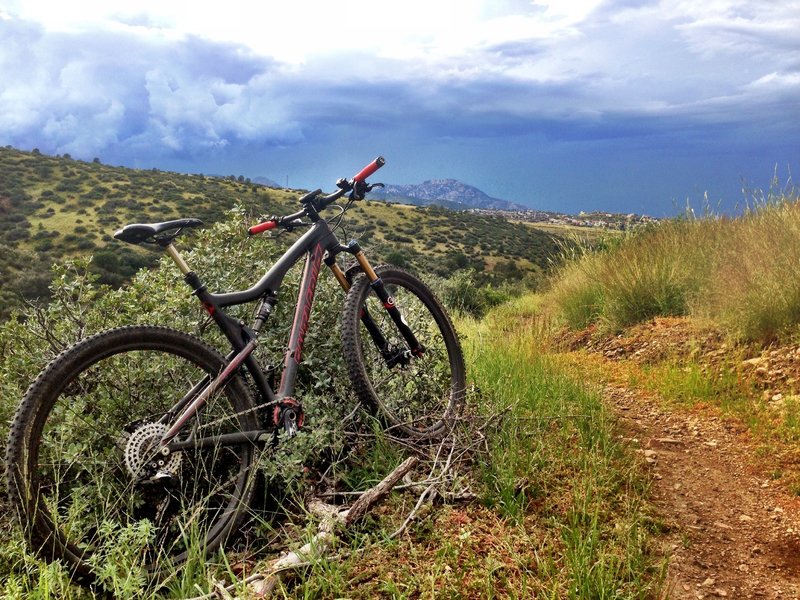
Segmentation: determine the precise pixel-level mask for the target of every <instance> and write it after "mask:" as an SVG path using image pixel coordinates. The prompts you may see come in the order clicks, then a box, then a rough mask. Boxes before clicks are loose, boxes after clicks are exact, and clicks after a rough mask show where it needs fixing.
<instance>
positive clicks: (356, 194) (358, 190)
mask: <svg viewBox="0 0 800 600" xmlns="http://www.w3.org/2000/svg"><path fill="white" fill-rule="evenodd" d="M385 164H386V159H385V158H383V157H382V156H379V157H378V158H376V159H375V160H373V161H372V162H371V163H369V164H368V165H367V166H366V167H364V168H363V169H361V170H360V171H359V172H358V173H357V174H356V175H355V176H354V177H353V178H352V179H351V180H349V181H348V180H346V179H340V180H339V181H337V182H336V185H337V187H338V188H339V189H338V190H336V191H335V192H333V193H332V194H328V195H327V196H323V197H322V198H320V197H319V195H320V194H321V193H322V190H314V191H313V192H309V193H308V194H306V195H305V196H303V197H302V198H301V199H300V202H301V203H302V204H303V210H301V211H299V212H296V213H294V214H293V215H286V216H284V217H270V218H269V220H267V221H263V222H261V223H259V224H257V225H253V226H252V227H250V228H249V229H248V230H247V233H248V234H250V235H255V234H257V233H262V232H264V231H268V230H270V229H275V228H276V227H278V226H283V227H287V228H291V227H292V226H294V225H301V224H303V223H302V222H297V221H298V220H299V219H301V218H302V217H305V216H308V215H309V208H310V207H311V208H313V211H314V212H313V214H316V211H318V210H322V209H323V208H325V207H326V206H328V205H329V204H331V203H332V202H335V201H336V200H338V199H339V198H341V197H342V196H344V195H345V194H346V193H347V192H352V193H351V194H350V197H351V198H352V199H353V200H360V199H362V198H363V197H364V194H365V193H366V192H368V191H369V190H370V189H372V186H367V184H366V179H367V177H369V176H370V175H372V174H373V173H375V171H377V170H378V169H380V168H381V167H382V166H383V165H385ZM376 185H380V186H381V187H382V186H383V184H376ZM317 218H319V217H317Z"/></svg>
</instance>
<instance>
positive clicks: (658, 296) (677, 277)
mask: <svg viewBox="0 0 800 600" xmlns="http://www.w3.org/2000/svg"><path fill="white" fill-rule="evenodd" d="M798 264H800V204H798V198H797V192H796V191H794V190H790V191H787V192H785V193H783V194H782V195H779V196H775V197H772V198H770V199H769V200H768V201H765V202H763V203H761V204H759V205H758V206H757V207H755V208H753V209H752V210H750V211H748V212H747V213H746V214H745V215H743V216H741V217H738V218H735V219H730V218H725V217H715V216H708V217H705V218H701V219H693V218H692V219H688V218H686V219H680V220H675V221H669V222H666V223H664V224H661V225H658V226H654V227H650V228H647V229H644V230H640V231H637V232H634V233H632V234H630V235H628V236H627V237H625V238H624V239H621V240H620V241H619V243H616V244H612V245H611V246H610V247H608V248H604V249H602V250H601V251H599V252H587V253H585V254H583V255H582V256H579V257H577V258H575V259H574V260H571V261H569V262H567V263H566V264H565V265H564V266H563V268H562V269H561V270H560V272H559V273H558V274H557V276H556V277H554V279H553V281H552V284H551V288H550V292H549V296H548V302H549V303H552V305H554V306H555V307H556V310H557V312H558V313H559V314H560V315H561V317H562V318H563V320H564V321H565V322H566V323H567V324H569V325H570V326H572V327H575V328H583V327H586V326H588V325H592V324H596V325H598V326H599V328H600V329H601V330H602V331H606V332H615V331H619V330H622V329H624V328H625V327H628V326H630V325H633V324H636V323H640V322H643V321H646V320H648V319H650V318H652V317H655V316H683V315H689V316H695V317H702V318H706V319H710V320H712V321H714V322H715V323H717V324H718V325H719V326H721V327H722V328H724V329H725V330H727V331H729V332H730V333H731V334H732V336H733V337H735V338H737V339H740V340H747V341H759V342H770V341H775V340H779V339H800V278H798V277H797V269H798Z"/></svg>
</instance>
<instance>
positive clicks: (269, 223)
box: [247, 221, 278, 235]
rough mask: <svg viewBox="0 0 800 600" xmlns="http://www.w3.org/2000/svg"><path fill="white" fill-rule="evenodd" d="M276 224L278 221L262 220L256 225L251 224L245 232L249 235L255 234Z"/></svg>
mask: <svg viewBox="0 0 800 600" xmlns="http://www.w3.org/2000/svg"><path fill="white" fill-rule="evenodd" d="M277 226H278V223H276V222H275V221H264V222H263V223H259V224H258V225H253V226H252V227H251V228H250V229H248V230H247V233H249V234H250V235H255V234H257V233H261V232H262V231H267V230H268V229H275V228H276V227H277Z"/></svg>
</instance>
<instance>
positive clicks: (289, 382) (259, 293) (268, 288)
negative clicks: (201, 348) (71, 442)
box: [160, 203, 425, 455]
mask: <svg viewBox="0 0 800 600" xmlns="http://www.w3.org/2000/svg"><path fill="white" fill-rule="evenodd" d="M302 214H303V215H304V216H307V217H309V218H310V219H311V222H312V223H311V229H310V230H309V231H307V232H306V233H305V234H303V235H302V236H301V237H300V238H299V239H298V240H297V241H295V242H294V244H292V245H291V247H289V249H288V250H287V251H286V252H285V253H284V254H283V256H281V258H280V259H278V261H277V262H276V263H275V264H274V265H273V266H272V267H271V268H270V269H269V270H268V271H267V273H266V274H265V275H264V276H263V277H262V278H261V279H260V280H259V281H258V283H256V284H255V285H254V286H252V287H251V288H249V289H246V290H242V291H236V292H228V293H218V294H214V293H211V292H209V291H208V290H207V289H206V286H205V285H204V284H203V282H202V281H201V279H200V277H199V276H198V275H197V274H196V273H194V272H193V271H192V270H191V269H190V267H189V265H188V264H186V261H184V260H183V257H182V256H181V255H180V254H179V253H178V251H177V249H176V248H175V247H174V245H172V243H170V244H168V245H167V246H166V249H167V252H168V253H169V254H170V256H171V257H172V258H173V260H174V261H175V263H176V264H177V265H178V267H179V268H180V270H181V271H182V272H183V274H184V280H185V281H186V283H187V284H188V285H189V286H190V287H191V288H192V290H193V293H194V295H196V296H197V298H198V300H199V301H200V302H201V303H202V305H203V307H204V308H205V310H206V312H208V314H209V315H210V316H211V318H212V319H213V320H214V322H215V323H216V324H217V326H218V327H219V328H220V330H221V331H222V332H223V333H224V334H225V337H226V338H227V339H228V341H229V342H230V343H231V346H232V347H233V349H232V351H231V352H230V354H228V356H227V357H226V360H227V364H226V366H225V367H224V368H223V369H222V371H221V372H220V373H219V374H218V375H217V376H216V377H214V378H211V377H206V378H204V379H203V380H202V381H200V382H199V383H197V384H195V385H194V387H193V388H192V389H191V390H190V391H189V392H188V393H187V394H186V395H185V396H184V397H183V398H182V399H181V400H180V401H179V402H178V403H177V404H176V405H175V406H174V407H173V408H172V409H171V410H170V411H169V412H168V413H167V414H166V415H165V416H164V417H163V419H162V422H163V423H164V424H166V425H168V426H169V429H168V430H167V432H166V433H165V434H164V435H163V437H162V440H161V446H160V451H161V452H162V454H165V455H166V454H169V453H170V452H172V451H177V450H181V449H184V448H187V447H202V446H206V445H219V444H231V445H232V444H240V443H244V442H263V441H267V440H268V439H270V435H271V433H272V431H274V429H273V430H270V429H259V430H254V431H242V432H237V433H231V434H224V435H220V436H214V437H209V438H202V439H194V436H193V435H190V436H189V439H187V440H182V441H175V438H176V436H177V435H178V434H179V433H180V431H181V430H182V429H183V428H184V426H185V425H186V424H187V423H188V422H189V421H190V420H191V419H192V417H193V416H194V415H195V414H196V413H197V411H198V410H200V409H201V408H202V407H203V405H204V404H205V403H206V401H207V400H208V399H209V398H210V397H211V396H212V395H213V394H214V393H215V392H216V391H217V390H219V389H221V388H222V387H223V386H224V385H225V384H226V383H227V382H228V380H229V379H230V378H231V377H232V376H233V375H234V374H235V373H236V372H237V371H238V370H239V369H240V368H241V367H242V366H244V368H245V369H247V371H248V373H250V375H251V377H252V379H253V382H254V384H255V386H256V389H257V390H258V392H259V395H260V397H261V399H263V402H260V403H257V406H258V407H259V408H261V407H263V406H265V405H267V406H280V405H281V403H291V404H292V405H293V406H298V405H299V404H298V403H297V402H296V401H295V400H294V399H293V398H292V395H293V393H294V387H295V381H296V378H297V370H298V367H299V365H300V361H301V359H302V354H303V343H304V341H305V336H306V333H307V331H308V323H309V319H310V316H311V306H312V304H313V301H314V293H315V291H316V286H317V280H318V278H319V273H320V269H321V265H322V263H323V262H325V264H326V265H327V266H328V267H329V268H330V269H331V271H332V272H333V274H334V276H335V277H336V279H337V281H338V282H339V284H340V285H341V287H342V288H343V289H344V291H345V292H347V291H348V290H349V288H350V282H349V280H348V279H347V276H346V275H345V273H344V272H343V271H342V270H341V269H340V268H339V266H338V265H337V264H336V256H337V255H338V254H340V253H341V252H347V253H350V254H352V255H354V256H355V258H356V260H357V261H358V263H359V265H360V268H361V270H362V271H363V272H364V273H365V275H366V276H367V277H368V278H369V280H370V285H371V286H372V289H373V290H374V291H375V293H376V295H377V296H378V297H379V298H380V300H381V301H382V303H383V307H384V309H385V310H386V312H387V313H388V314H389V315H390V317H391V319H392V321H393V322H394V324H395V326H396V327H397V329H398V330H399V332H400V334H401V335H402V337H403V338H404V339H405V341H406V343H407V344H408V349H409V350H408V352H410V353H411V354H412V355H414V356H420V355H421V354H422V353H424V351H425V350H424V348H423V347H422V345H421V344H420V343H419V342H418V341H417V339H416V337H415V336H414V333H413V332H412V331H411V329H410V328H409V326H408V324H407V323H406V321H405V319H404V318H403V316H402V315H401V314H400V311H399V310H398V308H397V307H396V306H395V304H394V300H393V299H392V298H391V296H390V295H389V292H388V291H387V290H386V288H385V286H384V285H383V282H382V281H381V279H380V277H378V275H377V274H376V273H375V271H374V269H373V268H372V266H371V265H370V264H369V262H368V261H367V258H366V257H365V256H364V253H363V252H362V251H361V248H360V246H359V245H358V243H357V242H350V244H348V245H347V246H343V245H341V244H340V243H339V240H338V239H337V237H336V235H335V233H334V232H333V230H332V229H331V228H330V226H329V225H328V223H327V222H326V221H325V220H323V219H322V218H321V217H320V216H319V214H318V212H317V209H316V207H315V206H314V204H313V203H309V204H306V205H304V211H303V213H302ZM304 256H305V267H304V268H303V275H302V279H301V282H300V291H299V294H298V297H297V305H296V307H295V312H294V320H293V323H292V327H291V331H290V334H289V344H288V347H287V350H286V353H285V355H284V360H283V369H282V372H281V379H280V384H279V386H278V391H277V393H276V392H275V391H273V389H272V387H271V386H270V384H269V381H268V378H267V376H266V375H265V374H264V371H263V370H262V369H261V367H260V365H259V364H258V362H257V361H256V359H255V357H254V355H253V350H255V348H256V346H257V345H258V334H259V331H260V329H261V327H262V326H263V324H264V323H265V322H266V321H267V318H268V317H269V314H270V313H271V312H272V309H273V307H274V306H275V304H276V302H277V296H278V291H279V290H280V287H281V284H282V282H283V280H284V278H285V276H286V273H287V272H288V271H289V269H291V268H292V267H293V266H294V265H295V264H296V263H297V262H299V261H300V259H301V258H303V257H304ZM256 300H260V302H261V304H260V306H259V308H258V310H257V311H256V318H255V321H254V323H253V325H252V326H251V327H248V326H247V325H246V324H245V323H244V322H243V321H239V320H236V319H233V318H232V317H230V316H229V315H228V314H227V313H226V312H225V311H224V308H225V307H228V306H234V305H238V304H244V303H247V302H254V301H256ZM361 321H362V323H363V324H364V326H365V328H366V330H367V331H368V333H369V335H370V337H371V338H372V341H373V342H374V343H375V345H376V347H377V348H378V349H379V350H380V351H381V352H382V354H383V356H384V358H385V359H386V360H387V363H388V364H390V366H391V365H394V364H397V363H398V362H399V360H398V356H397V352H396V351H394V354H392V352H391V351H390V349H389V345H388V343H387V341H386V339H385V338H384V336H383V334H382V333H381V331H380V330H379V329H378V327H377V326H376V325H375V323H374V321H373V320H372V317H371V316H370V314H369V313H368V312H367V310H366V309H365V310H364V311H363V312H362V315H361Z"/></svg>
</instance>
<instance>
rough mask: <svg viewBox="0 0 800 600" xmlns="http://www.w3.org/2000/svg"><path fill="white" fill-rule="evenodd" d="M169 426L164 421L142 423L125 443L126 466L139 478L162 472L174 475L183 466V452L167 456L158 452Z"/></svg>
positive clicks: (166, 474) (165, 474)
mask: <svg viewBox="0 0 800 600" xmlns="http://www.w3.org/2000/svg"><path fill="white" fill-rule="evenodd" d="M168 429H169V428H168V427H167V426H166V425H164V424H162V423H141V424H139V425H137V426H136V429H134V430H133V432H131V434H130V437H128V441H127V442H126V443H125V467H126V468H127V469H128V472H129V473H130V474H131V475H132V476H133V477H136V478H137V479H140V478H142V477H145V476H149V475H151V474H153V473H160V474H163V475H164V476H171V477H174V476H175V475H177V474H178V469H179V468H180V466H181V453H180V452H176V453H174V454H168V455H166V456H164V455H162V454H160V453H158V454H157V453H156V452H155V451H156V449H157V448H158V445H159V443H160V442H161V438H162V437H163V436H164V434H165V433H166V432H167V430H168Z"/></svg>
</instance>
